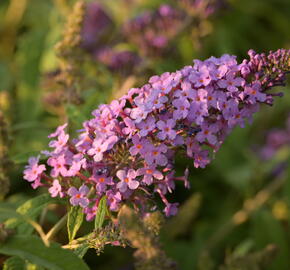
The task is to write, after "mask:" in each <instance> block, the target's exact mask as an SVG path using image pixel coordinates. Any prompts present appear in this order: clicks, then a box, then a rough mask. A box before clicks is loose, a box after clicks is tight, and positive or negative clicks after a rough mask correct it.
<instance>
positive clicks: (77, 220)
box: [67, 206, 84, 242]
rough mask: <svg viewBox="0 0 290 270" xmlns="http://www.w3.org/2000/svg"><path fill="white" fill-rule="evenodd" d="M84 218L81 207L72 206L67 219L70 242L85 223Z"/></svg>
mask: <svg viewBox="0 0 290 270" xmlns="http://www.w3.org/2000/svg"><path fill="white" fill-rule="evenodd" d="M83 219H84V212H83V209H82V208H81V207H79V206H74V207H71V208H70V211H69V213H68V219H67V232H68V239H69V242H71V241H72V240H73V239H74V238H75V236H76V234H77V232H78V230H79V228H80V227H81V225H82V223H83Z"/></svg>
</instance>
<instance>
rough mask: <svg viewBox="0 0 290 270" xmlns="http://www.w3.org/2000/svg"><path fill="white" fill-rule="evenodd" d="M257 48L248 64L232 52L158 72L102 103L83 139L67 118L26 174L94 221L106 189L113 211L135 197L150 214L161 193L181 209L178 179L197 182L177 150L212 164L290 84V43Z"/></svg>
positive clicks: (200, 164) (199, 163) (197, 163)
mask: <svg viewBox="0 0 290 270" xmlns="http://www.w3.org/2000/svg"><path fill="white" fill-rule="evenodd" d="M249 55H250V59H249V60H244V61H243V62H242V63H241V64H239V63H238V62H237V60H236V57H235V56H231V55H227V54H225V55H223V56H221V57H220V58H216V57H210V58H208V59H206V60H204V61H200V60H194V65H192V66H186V67H184V68H182V69H181V70H178V71H176V72H173V73H169V72H166V73H164V74H162V75H160V76H153V77H151V78H150V79H149V82H148V83H147V84H145V85H143V86H142V87H140V88H132V89H130V90H129V91H128V93H127V94H126V95H124V96H123V97H121V98H119V99H117V100H114V101H112V102H111V103H110V104H101V105H100V106H99V107H98V108H97V109H96V110H94V111H93V112H92V115H93V117H92V119H89V120H87V121H85V122H84V123H83V129H82V130H80V131H79V136H78V137H77V138H70V136H69V134H67V132H66V126H67V124H64V125H62V126H60V127H58V128H57V130H56V131H55V132H54V133H52V134H50V135H49V137H50V138H51V142H50V143H49V147H50V148H51V149H52V150H51V151H44V152H43V154H44V155H46V156H47V162H46V164H39V162H38V161H39V159H38V158H31V159H30V160H29V165H27V166H26V168H25V171H24V178H25V179H26V180H27V181H29V182H31V183H32V186H33V187H34V188H37V187H39V186H47V187H48V188H49V192H50V194H51V196H53V197H55V196H59V197H65V196H66V197H69V198H70V203H71V204H72V205H80V206H81V207H82V208H84V212H85V213H86V216H87V220H92V219H93V218H94V216H95V214H96V210H97V208H98V204H99V201H100V198H102V197H103V196H106V198H107V205H108V208H109V209H110V210H111V211H118V210H119V209H120V207H121V206H122V205H123V204H124V203H130V204H131V205H133V206H134V207H135V208H136V209H139V211H140V213H141V214H142V213H143V214H144V215H145V214H146V213H148V212H150V211H153V210H154V209H156V207H157V204H156V203H155V200H154V195H157V196H159V197H160V200H161V201H162V202H163V203H164V206H165V207H164V210H163V211H164V213H165V214H166V215H167V216H170V215H175V214H176V213H177V211H178V203H171V202H169V201H168V199H167V197H168V194H169V193H172V192H173V191H174V189H175V186H176V184H177V183H178V182H181V183H183V184H184V186H185V187H186V188H189V186H190V185H189V181H188V175H189V169H186V170H185V172H184V176H177V175H176V172H175V170H174V157H175V153H176V152H178V153H183V154H184V155H186V156H187V157H188V158H190V159H192V160H193V165H194V167H195V168H205V167H206V165H208V164H209V163H210V162H211V160H212V158H213V157H214V153H216V152H217V151H218V149H219V148H220V147H221V145H222V143H223V142H224V140H225V138H226V137H227V136H228V135H229V134H230V133H231V131H232V129H233V128H234V127H236V126H240V127H244V126H245V124H246V122H247V121H250V122H251V121H252V116H253V114H254V113H255V112H257V111H258V110H259V106H260V104H272V103H273V98H274V96H275V94H271V93H269V87H271V85H272V87H273V86H275V85H277V82H278V81H279V82H280V83H281V84H284V83H285V78H286V73H287V72H289V50H278V51H276V52H270V53H269V54H268V55H265V54H256V53H254V52H253V51H249ZM279 57H281V59H280V58H279ZM273 66H275V69H273ZM269 67H272V71H271V70H270V69H269ZM271 72H272V73H271ZM272 82H275V83H272ZM271 83H272V84H271ZM272 87H271V88H272Z"/></svg>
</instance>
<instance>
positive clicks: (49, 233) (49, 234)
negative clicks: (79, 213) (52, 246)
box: [45, 214, 68, 241]
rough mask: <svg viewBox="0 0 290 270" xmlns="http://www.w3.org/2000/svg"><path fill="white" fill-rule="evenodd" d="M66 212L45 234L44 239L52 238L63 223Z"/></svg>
mask: <svg viewBox="0 0 290 270" xmlns="http://www.w3.org/2000/svg"><path fill="white" fill-rule="evenodd" d="M67 217H68V214H65V215H64V216H63V217H62V218H61V219H60V220H59V221H58V222H57V223H56V224H55V225H54V226H53V227H52V228H51V229H50V231H49V232H48V233H47V234H46V235H45V239H46V240H47V241H49V240H50V239H51V238H53V237H54V236H55V235H56V234H57V233H58V232H59V231H60V230H61V229H62V228H63V227H64V226H65V225H66V221H67Z"/></svg>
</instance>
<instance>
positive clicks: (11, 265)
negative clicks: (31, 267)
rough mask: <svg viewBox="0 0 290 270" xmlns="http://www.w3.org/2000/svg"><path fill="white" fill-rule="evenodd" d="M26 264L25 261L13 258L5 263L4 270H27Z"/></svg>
mask: <svg viewBox="0 0 290 270" xmlns="http://www.w3.org/2000/svg"><path fill="white" fill-rule="evenodd" d="M25 264H26V263H25V261H24V260H23V259H21V258H19V257H17V256H13V257H10V258H9V259H7V260H6V261H5V262H4V265H3V270H25Z"/></svg>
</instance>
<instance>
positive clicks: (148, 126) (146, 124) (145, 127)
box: [137, 116, 156, 137]
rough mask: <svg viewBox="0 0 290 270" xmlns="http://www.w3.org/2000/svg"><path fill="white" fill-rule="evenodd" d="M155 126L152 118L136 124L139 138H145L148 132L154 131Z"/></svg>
mask: <svg viewBox="0 0 290 270" xmlns="http://www.w3.org/2000/svg"><path fill="white" fill-rule="evenodd" d="M155 126H156V124H155V118H154V117H152V116H149V117H147V119H146V120H144V121H142V122H141V123H139V124H137V127H138V128H139V129H140V133H139V134H140V136H141V137H145V136H147V135H148V133H149V132H151V131H152V130H154V128H155Z"/></svg>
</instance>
